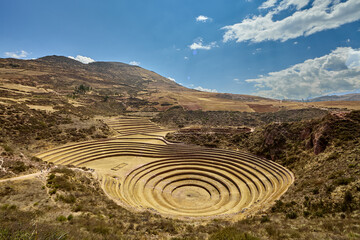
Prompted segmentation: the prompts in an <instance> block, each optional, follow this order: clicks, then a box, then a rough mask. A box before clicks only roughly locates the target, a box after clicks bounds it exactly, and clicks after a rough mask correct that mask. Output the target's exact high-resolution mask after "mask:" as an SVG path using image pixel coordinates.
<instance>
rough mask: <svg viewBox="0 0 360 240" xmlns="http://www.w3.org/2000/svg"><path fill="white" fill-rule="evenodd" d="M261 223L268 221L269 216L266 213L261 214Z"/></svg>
mask: <svg viewBox="0 0 360 240" xmlns="http://www.w3.org/2000/svg"><path fill="white" fill-rule="evenodd" d="M260 222H261V223H265V222H270V218H269V216H268V215H263V216H262V217H261V220H260Z"/></svg>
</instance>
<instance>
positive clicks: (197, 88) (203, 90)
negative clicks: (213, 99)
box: [194, 86, 218, 93]
mask: <svg viewBox="0 0 360 240" xmlns="http://www.w3.org/2000/svg"><path fill="white" fill-rule="evenodd" d="M194 89H195V90H199V91H202V92H214V93H217V92H218V91H217V90H216V89H209V88H203V87H200V86H198V87H196V88H194Z"/></svg>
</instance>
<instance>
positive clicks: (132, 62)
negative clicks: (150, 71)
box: [129, 61, 140, 66]
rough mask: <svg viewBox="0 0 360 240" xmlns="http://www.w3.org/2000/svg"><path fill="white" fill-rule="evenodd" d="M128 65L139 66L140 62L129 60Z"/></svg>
mask: <svg viewBox="0 0 360 240" xmlns="http://www.w3.org/2000/svg"><path fill="white" fill-rule="evenodd" d="M129 64H130V65H134V66H140V62H137V61H131V62H129Z"/></svg>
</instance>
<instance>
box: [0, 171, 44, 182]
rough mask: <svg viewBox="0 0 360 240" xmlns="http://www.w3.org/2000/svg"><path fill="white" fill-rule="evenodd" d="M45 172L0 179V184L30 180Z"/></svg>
mask: <svg viewBox="0 0 360 240" xmlns="http://www.w3.org/2000/svg"><path fill="white" fill-rule="evenodd" d="M45 172H46V171H40V172H36V173H31V174H27V175H22V176H17V177H12V178H5V179H0V183H2V182H8V181H18V180H26V179H31V178H34V177H37V176H40V175H41V174H43V173H45Z"/></svg>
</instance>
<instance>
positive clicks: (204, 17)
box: [196, 15, 212, 22]
mask: <svg viewBox="0 0 360 240" xmlns="http://www.w3.org/2000/svg"><path fill="white" fill-rule="evenodd" d="M211 20H212V19H211V18H209V17H207V16H204V15H200V16H198V17H197V18H196V21H197V22H208V21H211Z"/></svg>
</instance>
